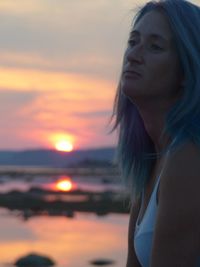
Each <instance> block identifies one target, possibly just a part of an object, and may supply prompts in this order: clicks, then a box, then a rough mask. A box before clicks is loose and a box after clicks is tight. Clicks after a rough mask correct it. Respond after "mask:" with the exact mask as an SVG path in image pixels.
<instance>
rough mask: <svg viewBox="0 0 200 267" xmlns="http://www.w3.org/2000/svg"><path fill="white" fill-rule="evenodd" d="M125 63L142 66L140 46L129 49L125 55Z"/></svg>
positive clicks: (142, 53) (142, 57)
mask: <svg viewBox="0 0 200 267" xmlns="http://www.w3.org/2000/svg"><path fill="white" fill-rule="evenodd" d="M126 58H127V61H129V62H137V63H140V64H142V63H143V62H144V49H143V46H142V45H137V46H134V47H129V48H128V49H127V53H126Z"/></svg>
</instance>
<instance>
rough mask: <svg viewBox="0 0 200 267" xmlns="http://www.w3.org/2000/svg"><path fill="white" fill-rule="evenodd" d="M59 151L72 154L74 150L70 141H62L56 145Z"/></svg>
mask: <svg viewBox="0 0 200 267" xmlns="http://www.w3.org/2000/svg"><path fill="white" fill-rule="evenodd" d="M55 147H56V149H57V150H58V151H64V152H71V151H72V150H73V145H72V143H70V142H69V141H66V140H61V141H59V142H58V143H56V145H55Z"/></svg>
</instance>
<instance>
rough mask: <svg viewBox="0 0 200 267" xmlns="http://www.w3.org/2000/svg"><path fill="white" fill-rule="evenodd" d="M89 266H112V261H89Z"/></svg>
mask: <svg viewBox="0 0 200 267" xmlns="http://www.w3.org/2000/svg"><path fill="white" fill-rule="evenodd" d="M90 264H91V265H96V266H103V265H111V264H114V261H113V260H109V259H96V260H93V261H90Z"/></svg>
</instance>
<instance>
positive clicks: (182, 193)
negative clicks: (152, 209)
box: [151, 142, 200, 267]
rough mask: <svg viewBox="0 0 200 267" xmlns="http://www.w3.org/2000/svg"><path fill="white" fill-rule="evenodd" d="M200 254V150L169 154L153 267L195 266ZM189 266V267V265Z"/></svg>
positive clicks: (188, 145)
mask: <svg viewBox="0 0 200 267" xmlns="http://www.w3.org/2000/svg"><path fill="white" fill-rule="evenodd" d="M199 251H200V150H199V148H198V147H197V146H196V145H194V144H192V143H189V142H188V143H186V144H184V145H182V146H181V147H180V148H179V149H177V151H175V152H174V153H172V154H169V156H168V158H167V160H166V162H165V166H164V169H163V173H162V177H161V180H160V188H159V203H158V211H157V217H156V224H155V231H154V241H153V250H152V265H151V267H152V266H174V265H173V264H174V262H176V263H177V265H176V266H195V265H194V262H195V260H196V258H197V255H198V254H199ZM186 262H187V264H186Z"/></svg>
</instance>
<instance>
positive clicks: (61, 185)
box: [56, 179, 73, 192]
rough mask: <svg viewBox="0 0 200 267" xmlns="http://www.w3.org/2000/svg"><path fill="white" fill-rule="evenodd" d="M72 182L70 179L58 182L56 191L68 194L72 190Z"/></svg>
mask: <svg viewBox="0 0 200 267" xmlns="http://www.w3.org/2000/svg"><path fill="white" fill-rule="evenodd" d="M72 187H73V185H72V182H71V181H70V179H63V180H60V181H58V182H57V184H56V189H57V190H59V191H63V192H68V191H71V190H72Z"/></svg>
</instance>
